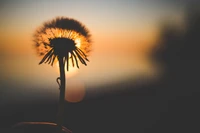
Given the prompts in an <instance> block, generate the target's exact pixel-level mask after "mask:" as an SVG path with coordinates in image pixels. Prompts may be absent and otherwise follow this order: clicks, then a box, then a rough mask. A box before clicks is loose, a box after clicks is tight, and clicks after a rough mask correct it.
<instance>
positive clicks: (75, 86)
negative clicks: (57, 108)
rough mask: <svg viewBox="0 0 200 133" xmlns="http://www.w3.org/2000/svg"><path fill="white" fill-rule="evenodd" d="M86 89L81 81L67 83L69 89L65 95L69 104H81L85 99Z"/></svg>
mask: <svg viewBox="0 0 200 133" xmlns="http://www.w3.org/2000/svg"><path fill="white" fill-rule="evenodd" d="M85 91H86V90H85V87H84V84H83V83H81V82H80V81H77V80H76V81H70V82H68V83H67V89H66V93H65V97H66V100H67V101H68V102H73V103H75V102H80V101H82V100H83V98H84V97H85Z"/></svg>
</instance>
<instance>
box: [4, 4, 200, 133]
mask: <svg viewBox="0 0 200 133" xmlns="http://www.w3.org/2000/svg"><path fill="white" fill-rule="evenodd" d="M199 7H200V6H199V2H198V1H197V0H182V1H178V0H173V1H172V0H5V1H1V2H0V17H1V22H0V59H1V63H0V110H1V111H0V112H1V114H0V121H1V123H2V125H1V128H2V129H5V128H6V129H7V128H10V127H11V125H13V124H15V123H17V122H20V121H52V122H53V121H55V116H56V110H57V102H58V96H59V90H58V85H57V83H56V78H57V77H58V76H59V73H58V67H57V66H56V65H55V66H54V67H51V66H50V65H46V64H42V65H38V63H39V61H40V58H39V57H37V55H36V50H35V49H34V46H33V41H32V40H33V33H34V32H35V30H36V29H37V28H38V27H39V26H41V25H42V24H43V23H44V22H45V21H48V20H51V19H53V18H55V17H57V16H65V17H70V18H74V19H77V20H78V21H80V22H82V23H83V24H85V25H86V27H87V28H88V29H89V30H90V32H91V34H92V42H93V43H92V52H91V54H90V56H89V60H90V62H89V63H88V66H87V67H85V66H81V67H80V69H73V70H71V71H70V72H67V93H66V101H67V102H66V119H65V126H66V127H68V128H69V129H71V130H72V131H74V132H122V131H123V132H134V131H137V132H145V133H146V132H169V131H170V132H179V131H182V130H183V131H184V130H186V129H188V130H189V129H190V130H189V132H191V131H192V129H196V128H195V124H197V123H195V122H194V123H192V126H190V125H189V121H190V122H191V121H194V120H195V119H197V118H198V115H197V113H195V111H196V112H197V109H196V108H195V107H196V106H198V101H199V98H198V93H199V90H198V88H199V84H198V78H197V77H198V74H199V70H198V69H199V64H198V62H199V52H198V44H199V39H198V37H199V35H200V34H199V29H200V28H199V23H200V19H199V18H200V12H199V9H200V8H199ZM191 98H192V99H191ZM193 98H195V99H193ZM189 99H190V100H189ZM196 104H197V105H196ZM194 105H196V106H194ZM187 109H188V110H187ZM193 111H194V112H193ZM178 112H179V113H178ZM181 112H182V113H181ZM191 113H193V115H194V116H193V115H192V116H191ZM170 116H171V117H170ZM183 120H184V121H183ZM177 123H178V124H177ZM186 125H187V126H186ZM193 126H194V127H193ZM174 128H175V130H174V131H172V129H174Z"/></svg>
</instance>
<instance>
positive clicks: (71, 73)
mask: <svg viewBox="0 0 200 133" xmlns="http://www.w3.org/2000/svg"><path fill="white" fill-rule="evenodd" d="M56 70H57V72H58V74H59V63H58V62H57V63H56ZM69 70H70V71H67V68H66V65H65V73H66V77H67V78H70V77H72V76H74V75H76V74H77V73H78V68H76V67H73V66H72V64H71V62H69Z"/></svg>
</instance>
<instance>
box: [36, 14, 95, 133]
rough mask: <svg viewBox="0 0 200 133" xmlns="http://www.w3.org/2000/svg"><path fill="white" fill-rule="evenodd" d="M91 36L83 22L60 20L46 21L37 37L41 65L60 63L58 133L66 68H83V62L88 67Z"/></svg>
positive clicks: (68, 19)
mask: <svg viewBox="0 0 200 133" xmlns="http://www.w3.org/2000/svg"><path fill="white" fill-rule="evenodd" d="M90 37H91V35H90V34H89V31H88V29H87V28H86V27H85V26H84V25H83V24H82V23H80V22H79V21H77V20H74V19H71V18H66V17H57V18H55V19H53V20H51V21H48V22H45V23H44V24H43V25H42V26H41V27H40V28H39V29H38V30H36V32H35V34H34V42H35V44H34V45H35V48H36V50H37V53H38V55H39V56H40V57H42V59H41V61H40V62H39V64H42V63H48V64H50V65H52V66H53V65H54V63H55V62H57V61H58V62H59V68H60V77H59V78H57V81H58V79H60V81H61V83H60V84H59V86H60V97H59V108H58V114H57V122H56V123H57V126H58V130H59V131H60V130H61V127H62V123H63V114H64V101H65V69H64V67H65V66H66V68H67V71H69V64H70V61H71V63H72V66H73V67H74V66H76V67H77V68H79V62H80V63H82V64H84V65H87V64H86V61H89V60H88V58H87V57H88V55H89V52H90V47H91V40H90ZM65 63H66V65H65Z"/></svg>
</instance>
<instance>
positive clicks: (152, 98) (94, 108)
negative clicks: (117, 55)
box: [0, 61, 200, 133]
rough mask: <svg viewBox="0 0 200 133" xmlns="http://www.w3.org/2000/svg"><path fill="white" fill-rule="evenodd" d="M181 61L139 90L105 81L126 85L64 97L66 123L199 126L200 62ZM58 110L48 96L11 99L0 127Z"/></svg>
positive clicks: (101, 127) (144, 131) (96, 130)
mask: <svg viewBox="0 0 200 133" xmlns="http://www.w3.org/2000/svg"><path fill="white" fill-rule="evenodd" d="M192 62H193V65H191V64H192ZM188 63H190V64H189V65H188ZM194 63H195V65H194ZM180 64H181V63H179V65H180ZM182 65H184V67H183V68H180V67H178V68H179V69H178V70H176V71H175V72H173V70H171V73H170V74H168V76H167V75H166V77H164V79H163V80H161V81H159V82H156V83H152V84H149V85H146V86H143V87H140V88H138V89H136V90H135V89H133V88H135V87H133V83H131V81H126V82H124V84H122V83H120V84H117V85H110V86H107V87H115V88H117V87H119V88H121V87H123V88H124V89H126V91H121V92H120V91H118V92H115V93H108V94H103V95H100V96H99V97H97V98H91V99H85V100H83V101H82V102H79V103H66V112H65V114H66V116H65V122H64V126H65V127H67V128H68V129H70V130H72V131H73V132H74V133H121V132H126V133H134V132H135V133H179V132H190V133H195V132H199V131H200V129H199V124H200V122H199V119H200V117H199V116H200V115H199V112H200V108H199V102H200V97H199V96H200V95H199V94H200V93H199V92H200V83H199V78H198V75H199V72H198V71H196V70H197V68H199V67H200V65H199V64H198V63H197V61H190V62H184V64H183V63H182ZM187 67H188V68H187ZM191 68H193V69H191ZM185 70H190V71H185ZM56 110H57V105H56V103H52V102H50V101H46V102H44V101H43V102H41V103H30V104H21V105H16V104H14V105H7V106H5V107H4V108H2V110H1V111H0V112H1V113H0V114H1V116H0V122H1V132H2V133H3V132H5V130H8V129H9V128H10V127H11V126H12V125H14V124H16V123H18V122H21V121H50V122H54V121H55V114H56Z"/></svg>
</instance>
